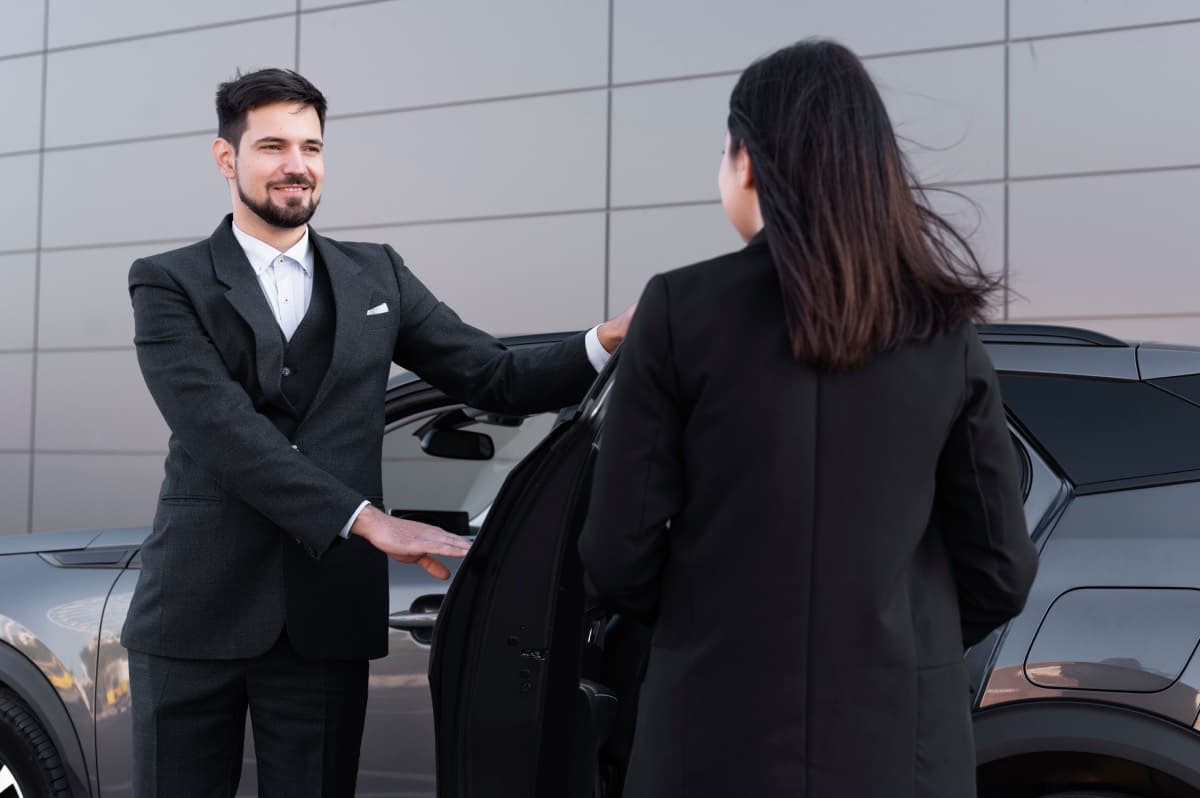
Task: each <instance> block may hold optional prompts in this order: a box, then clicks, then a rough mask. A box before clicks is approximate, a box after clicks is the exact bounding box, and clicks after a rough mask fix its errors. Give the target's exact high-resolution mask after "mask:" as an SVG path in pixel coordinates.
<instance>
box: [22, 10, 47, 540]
mask: <svg viewBox="0 0 1200 798" xmlns="http://www.w3.org/2000/svg"><path fill="white" fill-rule="evenodd" d="M49 45H50V0H45V2H44V3H43V6H42V49H43V50H48V49H49ZM49 62H50V55H49V54H48V53H43V54H42V97H41V101H42V103H41V108H40V110H39V116H40V119H39V122H38V177H37V227H36V229H35V233H34V246H36V247H37V252H36V254H34V256H33V349H34V353H33V365H32V373H31V375H30V380H29V449H30V453H29V496H28V503H27V505H26V509H27V510H28V517H27V518H26V521H25V525H26V530H25V531H26V532H27V533H28V534H33V499H34V471H35V468H34V466H35V465H36V463H35V462H34V460H35V455H34V451H35V450H36V449H37V385H38V356H37V351H36V350H37V348H38V339H39V336H38V328H39V326H40V323H41V319H40V312H41V291H42V251H41V250H42V216H43V214H44V212H45V208H44V206H45V204H46V203H45V198H46V152H45V148H46V83H47V73H48V72H49Z"/></svg>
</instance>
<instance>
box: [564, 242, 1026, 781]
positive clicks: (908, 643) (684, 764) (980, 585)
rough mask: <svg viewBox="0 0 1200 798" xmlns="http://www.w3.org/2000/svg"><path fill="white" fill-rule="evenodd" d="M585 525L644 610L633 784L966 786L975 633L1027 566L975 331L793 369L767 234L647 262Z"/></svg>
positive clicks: (1019, 590)
mask: <svg viewBox="0 0 1200 798" xmlns="http://www.w3.org/2000/svg"><path fill="white" fill-rule="evenodd" d="M615 379H616V384H615V386H614V388H613V393H612V395H611V397H610V405H609V408H608V415H607V419H606V421H605V428H604V432H603V439H602V442H601V450H600V456H599V460H598V462H597V473H596V481H595V484H594V489H593V494H592V499H591V508H590V512H589V515H588V519H587V523H586V527H585V529H584V532H583V535H582V538H581V540H580V552H581V554H582V557H583V563H584V568H585V571H586V573H587V575H588V577H589V579H590V580H591V582H592V584H593V586H594V587H595V589H596V590H597V591H598V593H599V596H600V598H601V600H602V602H603V603H604V604H606V605H608V606H610V607H612V608H615V609H620V610H624V611H627V612H632V613H638V614H642V615H645V616H649V617H652V618H654V636H653V643H652V648H651V652H650V658H649V665H648V671H647V673H646V676H645V680H644V683H643V685H642V690H641V696H640V704H639V709H638V721H637V731H636V735H635V739H634V753H633V757H632V762H631V764H630V769H629V774H628V784H627V790H626V793H625V795H626V796H627V798H644V797H649V796H653V797H654V798H673V796H689V798H694V797H696V796H714V798H716V797H717V796H719V797H720V798H728V797H729V796H748V797H753V798H769V797H770V796H796V797H804V796H806V797H807V798H818V797H819V798H872V797H873V796H878V797H879V798H909V797H912V798H917V797H918V796H920V798H926V797H932V796H938V797H939V798H940V797H942V796H944V798H965V797H966V796H972V795H974V750H973V745H972V736H971V722H970V710H969V706H968V690H967V682H966V676H965V671H964V667H963V660H962V656H963V650H964V646H965V645H969V644H970V643H972V642H974V641H976V640H978V639H980V638H981V637H982V636H984V635H985V634H986V633H987V632H988V631H989V630H991V629H992V628H994V627H995V626H997V625H999V624H1000V623H1002V622H1004V621H1005V620H1007V619H1008V618H1010V617H1011V616H1013V615H1015V614H1016V613H1017V612H1019V611H1020V609H1021V607H1022V605H1023V603H1024V600H1025V596H1026V593H1027V591H1028V589H1029V586H1030V583H1031V581H1032V579H1033V575H1034V572H1035V570H1036V567H1037V565H1036V563H1037V560H1036V552H1035V549H1034V547H1033V545H1032V544H1031V543H1030V541H1029V538H1028V535H1027V532H1026V529H1025V522H1024V516H1023V512H1022V501H1021V495H1020V488H1019V479H1018V472H1017V468H1016V463H1015V460H1014V454H1013V447H1012V443H1011V441H1010V438H1009V434H1008V432H1007V430H1006V427H1005V422H1004V411H1003V408H1002V405H1001V402H1000V393H999V388H998V385H997V380H996V375H995V372H994V371H993V369H992V366H991V363H990V361H989V360H988V357H987V355H986V353H985V352H984V350H983V347H982V345H981V344H980V342H979V340H978V338H977V336H976V334H975V331H974V328H973V327H972V326H971V325H969V324H963V325H961V326H959V327H958V328H956V329H955V330H953V331H952V332H950V333H949V334H946V335H943V336H941V337H938V338H936V339H934V340H931V341H929V342H926V343H911V344H907V345H903V346H901V347H899V348H897V349H895V350H894V351H891V352H888V353H886V354H883V355H880V356H878V357H876V358H874V359H873V360H872V361H871V362H870V363H869V364H867V365H866V366H863V367H861V368H858V369H855V370H852V371H848V372H845V373H838V374H833V373H827V372H823V371H820V370H817V369H814V368H812V367H809V366H806V365H803V364H800V363H797V362H796V361H795V360H794V359H793V358H792V355H791V352H790V347H789V342H788V337H787V333H786V328H785V324H784V316H783V306H782V301H781V296H780V289H779V285H778V281H777V278H776V275H775V271H774V268H773V265H772V262H771V257H770V253H769V250H768V248H767V246H766V244H765V242H764V241H763V240H762V237H761V236H760V237H759V238H758V239H756V240H755V241H753V242H751V244H750V245H749V246H748V247H746V248H745V249H743V250H742V251H740V252H737V253H733V254H730V255H726V256H724V257H720V258H716V259H714V260H711V261H707V262H704V263H699V264H696V265H693V266H690V267H687V268H683V269H679V270H676V271H673V272H669V273H667V274H663V275H659V276H657V277H655V278H653V279H652V280H651V281H650V283H649V284H648V285H647V287H646V290H645V293H644V294H643V296H642V300H641V302H640V304H639V306H638V312H637V316H636V318H635V320H634V323H633V329H632V330H631V331H630V334H629V337H628V339H627V340H626V342H625V344H624V347H623V350H622V355H621V363H620V366H619V369H618V373H617V375H616V377H615Z"/></svg>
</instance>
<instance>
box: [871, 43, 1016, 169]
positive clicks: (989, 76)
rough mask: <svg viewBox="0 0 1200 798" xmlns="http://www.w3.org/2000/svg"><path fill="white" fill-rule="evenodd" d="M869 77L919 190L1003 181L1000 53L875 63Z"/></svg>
mask: <svg viewBox="0 0 1200 798" xmlns="http://www.w3.org/2000/svg"><path fill="white" fill-rule="evenodd" d="M867 69H868V71H869V72H870V73H871V76H872V78H873V79H874V80H875V82H876V85H877V86H878V87H879V91H880V93H881V94H882V95H883V99H884V102H885V103H886V104H887V109H888V115H889V116H890V117H891V119H892V125H893V126H894V127H895V129H896V133H897V134H898V135H899V136H900V137H901V147H902V148H903V150H904V151H905V152H906V153H907V154H908V157H909V159H910V162H911V163H912V165H913V168H914V169H915V170H916V172H917V174H918V176H919V178H920V179H921V180H922V181H924V182H942V181H954V182H962V181H970V180H993V179H997V178H1002V177H1003V176H1004V48H1003V46H997V47H979V48H973V49H969V50H954V51H951V52H938V53H923V54H921V55H907V56H898V57H895V58H878V59H872V60H870V61H868V62H867Z"/></svg>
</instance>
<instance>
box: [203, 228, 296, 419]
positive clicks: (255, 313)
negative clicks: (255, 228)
mask: <svg viewBox="0 0 1200 798" xmlns="http://www.w3.org/2000/svg"><path fill="white" fill-rule="evenodd" d="M232 225H233V216H232V214H231V215H229V216H226V217H225V219H224V221H222V222H221V224H219V225H218V226H217V229H216V231H215V232H213V234H212V237H211V238H210V239H209V247H210V249H211V252H212V259H213V270H214V272H215V273H216V275H217V279H218V280H220V281H221V282H222V283H223V284H225V285H226V286H228V288H229V290H228V291H226V292H225V298H226V299H227V300H228V301H229V304H231V305H233V307H234V310H236V311H237V312H238V314H239V315H240V316H241V317H242V318H243V319H244V320H245V322H246V324H248V325H249V326H250V329H251V330H252V331H253V333H254V362H255V365H256V366H257V369H258V384H259V385H260V386H261V388H262V392H263V396H264V397H265V398H266V399H267V401H269V402H271V403H273V404H276V405H279V406H280V407H284V408H287V407H289V404H288V401H287V399H286V398H285V397H284V395H283V383H282V380H281V372H282V371H283V336H282V334H281V333H280V330H279V324H278V322H276V321H275V315H274V314H273V313H271V306H270V305H268V304H267V298H266V297H265V296H263V291H262V286H261V285H259V282H258V277H257V276H256V275H255V274H254V269H253V267H251V266H250V261H248V260H247V259H246V253H245V252H243V251H242V247H241V245H240V244H238V242H237V239H236V238H234V237H233V227H232Z"/></svg>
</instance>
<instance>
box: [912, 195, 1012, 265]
mask: <svg viewBox="0 0 1200 798" xmlns="http://www.w3.org/2000/svg"><path fill="white" fill-rule="evenodd" d="M927 198H928V202H929V204H930V206H931V207H932V208H933V210H935V211H936V212H937V213H939V214H940V215H941V216H942V218H943V219H945V220H946V221H947V222H949V223H950V224H951V225H952V226H953V227H954V229H955V231H957V232H958V234H959V235H961V236H962V237H964V238H965V239H967V244H968V245H969V246H970V247H971V250H972V251H973V252H974V253H975V257H976V258H977V259H978V260H979V263H980V265H981V266H983V268H984V269H985V270H986V271H987V272H989V273H990V274H993V275H1001V274H1003V272H1004V186H1003V185H1002V184H1000V183H986V184H983V185H971V186H955V187H954V188H953V189H947V190H940V191H939V190H931V191H929V192H928V193H927Z"/></svg>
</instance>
